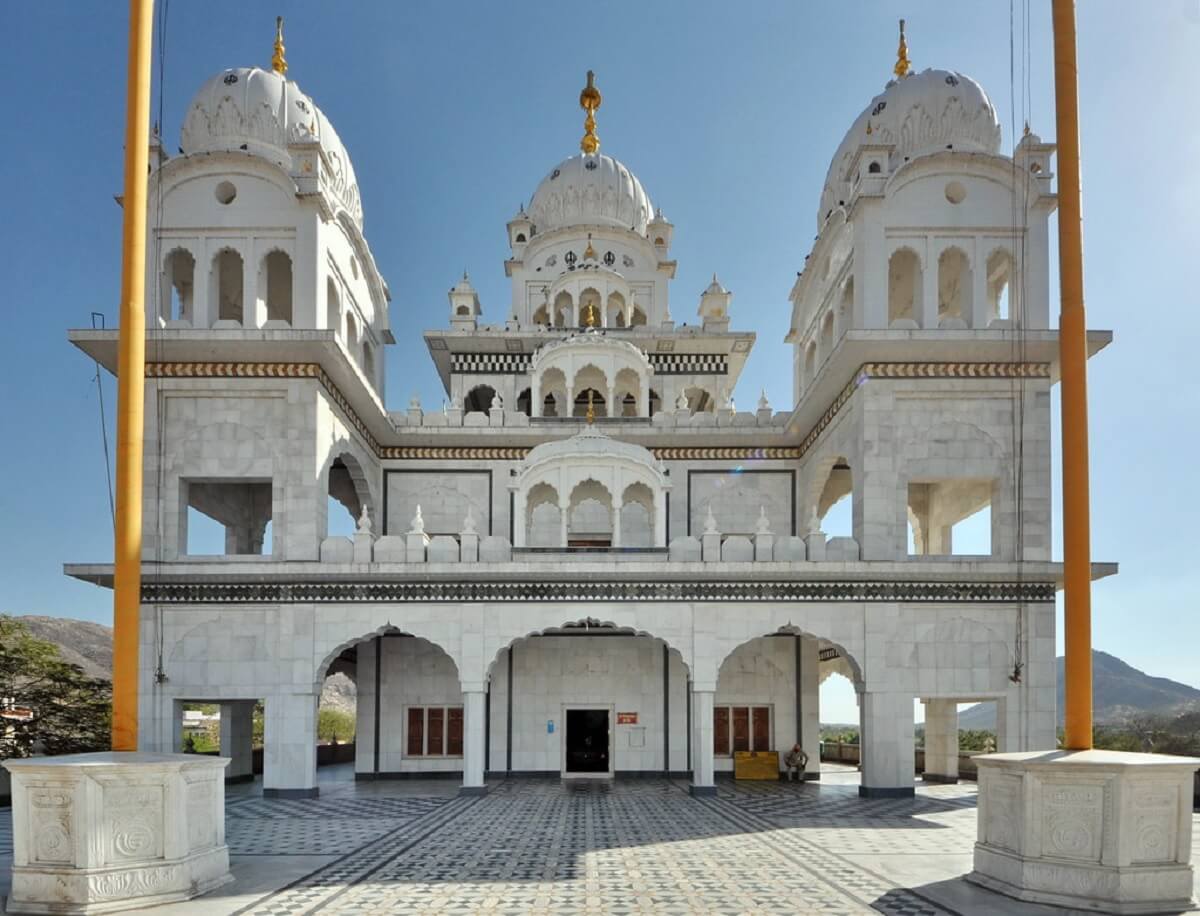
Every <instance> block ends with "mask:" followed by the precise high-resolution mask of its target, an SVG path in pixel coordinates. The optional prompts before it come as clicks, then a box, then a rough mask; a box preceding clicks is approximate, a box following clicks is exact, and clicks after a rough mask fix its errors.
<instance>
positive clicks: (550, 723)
mask: <svg viewBox="0 0 1200 916" xmlns="http://www.w3.org/2000/svg"><path fill="white" fill-rule="evenodd" d="M546 734H547V735H553V734H554V720H553V719H547V720H546Z"/></svg>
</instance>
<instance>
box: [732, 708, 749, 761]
mask: <svg viewBox="0 0 1200 916" xmlns="http://www.w3.org/2000/svg"><path fill="white" fill-rule="evenodd" d="M733 750H734V752H735V753H736V752H737V751H748V750H750V707H749V706H735V707H733Z"/></svg>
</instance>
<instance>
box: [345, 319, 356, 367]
mask: <svg viewBox="0 0 1200 916" xmlns="http://www.w3.org/2000/svg"><path fill="white" fill-rule="evenodd" d="M346 349H347V350H348V351H349V352H350V358H351V359H358V322H357V321H355V320H354V316H353V315H352V314H350V313H349V312H346Z"/></svg>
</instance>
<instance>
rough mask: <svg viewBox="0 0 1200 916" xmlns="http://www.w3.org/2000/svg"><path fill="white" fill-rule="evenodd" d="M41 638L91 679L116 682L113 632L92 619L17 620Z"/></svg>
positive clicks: (35, 617) (34, 618) (25, 618)
mask: <svg viewBox="0 0 1200 916" xmlns="http://www.w3.org/2000/svg"><path fill="white" fill-rule="evenodd" d="M16 619H17V620H18V621H20V622H21V623H23V624H24V625H25V626H26V627H27V628H28V629H29V632H30V633H31V634H32V635H33V636H36V637H37V638H38V639H44V640H45V641H46V642H52V643H54V644H55V645H56V646H58V651H59V653H60V654H61V655H62V657H63V659H65V660H66V661H68V662H70V663H71V664H72V665H78V666H79V667H80V668H82V669H83V672H84V674H86V675H88V676H89V677H99V678H104V679H105V680H112V629H111V628H110V627H106V626H105V625H104V624H102V623H92V622H91V621H90V620H72V619H70V618H67V617H38V616H34V615H29V616H26V617H18V618H16Z"/></svg>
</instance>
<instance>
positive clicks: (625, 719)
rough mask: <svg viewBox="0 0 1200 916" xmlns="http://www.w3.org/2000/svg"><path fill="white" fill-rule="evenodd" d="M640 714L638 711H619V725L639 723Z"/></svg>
mask: <svg viewBox="0 0 1200 916" xmlns="http://www.w3.org/2000/svg"><path fill="white" fill-rule="evenodd" d="M637 717H638V714H637V713H636V712H619V713H617V724H618V725H637Z"/></svg>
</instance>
